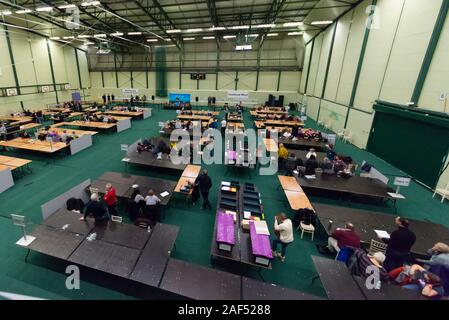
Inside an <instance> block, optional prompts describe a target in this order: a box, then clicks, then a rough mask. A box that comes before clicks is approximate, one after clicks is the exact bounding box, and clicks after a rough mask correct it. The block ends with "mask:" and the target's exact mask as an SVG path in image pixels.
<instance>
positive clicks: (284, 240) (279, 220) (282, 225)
mask: <svg viewBox="0 0 449 320" xmlns="http://www.w3.org/2000/svg"><path fill="white" fill-rule="evenodd" d="M274 231H275V233H276V236H277V238H276V239H273V242H272V247H273V255H274V256H278V257H279V259H280V260H281V261H282V262H284V261H285V251H286V250H287V246H288V245H289V244H290V243H292V242H293V240H294V239H293V224H292V221H291V220H290V219H288V218H287V216H286V215H285V213H281V214H280V215H278V216H276V217H275V218H274ZM279 244H280V245H281V247H282V251H281V253H280V254H279V253H278V252H277V251H276V250H277V247H278V245H279Z"/></svg>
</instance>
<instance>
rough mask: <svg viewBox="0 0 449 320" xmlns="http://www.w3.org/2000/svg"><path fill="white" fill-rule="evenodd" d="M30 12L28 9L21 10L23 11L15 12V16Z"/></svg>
mask: <svg viewBox="0 0 449 320" xmlns="http://www.w3.org/2000/svg"><path fill="white" fill-rule="evenodd" d="M31 12H33V11H32V10H30V9H23V10H17V11H16V13H17V14H24V13H31Z"/></svg>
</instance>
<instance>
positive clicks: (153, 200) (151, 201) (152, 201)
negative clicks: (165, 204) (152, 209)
mask: <svg viewBox="0 0 449 320" xmlns="http://www.w3.org/2000/svg"><path fill="white" fill-rule="evenodd" d="M145 202H146V204H147V206H154V205H156V204H158V203H159V202H161V200H160V199H159V198H158V197H157V196H155V195H154V190H153V189H150V190H149V191H148V195H147V196H146V197H145Z"/></svg>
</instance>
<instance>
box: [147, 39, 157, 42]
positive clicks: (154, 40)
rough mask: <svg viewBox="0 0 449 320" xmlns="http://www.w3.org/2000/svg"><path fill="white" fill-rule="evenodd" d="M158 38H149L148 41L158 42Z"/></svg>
mask: <svg viewBox="0 0 449 320" xmlns="http://www.w3.org/2000/svg"><path fill="white" fill-rule="evenodd" d="M158 41H159V40H158V39H147V42H158Z"/></svg>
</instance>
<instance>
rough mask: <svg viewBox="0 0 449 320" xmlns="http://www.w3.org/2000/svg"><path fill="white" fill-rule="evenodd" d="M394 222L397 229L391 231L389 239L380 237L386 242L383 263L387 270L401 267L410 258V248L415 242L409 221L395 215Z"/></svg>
mask: <svg viewBox="0 0 449 320" xmlns="http://www.w3.org/2000/svg"><path fill="white" fill-rule="evenodd" d="M395 223H396V225H397V226H398V228H397V230H395V231H393V232H392V233H391V235H390V238H389V239H386V238H383V239H382V241H384V242H385V243H387V244H388V247H387V252H386V253H385V256H386V259H385V264H384V266H385V269H386V270H387V271H388V272H390V271H391V270H393V269H396V268H399V267H402V266H403V265H404V263H406V262H408V261H409V260H410V250H411V248H412V247H413V245H414V244H415V242H416V235H415V234H414V233H413V231H411V230H410V229H409V225H410V222H409V221H408V220H407V219H404V218H401V217H396V219H395Z"/></svg>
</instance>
